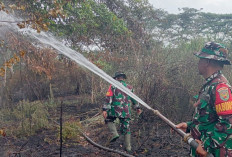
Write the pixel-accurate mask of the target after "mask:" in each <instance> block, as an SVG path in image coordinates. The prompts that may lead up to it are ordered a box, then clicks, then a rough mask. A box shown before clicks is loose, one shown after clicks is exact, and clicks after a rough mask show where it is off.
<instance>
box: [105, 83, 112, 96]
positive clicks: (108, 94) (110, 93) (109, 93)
mask: <svg viewBox="0 0 232 157" xmlns="http://www.w3.org/2000/svg"><path fill="white" fill-rule="evenodd" d="M111 87H112V85H110V87H109V89H108V91H107V93H106V96H113V91H112V89H111Z"/></svg>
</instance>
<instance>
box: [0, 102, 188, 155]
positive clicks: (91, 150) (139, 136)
mask: <svg viewBox="0 0 232 157" xmlns="http://www.w3.org/2000/svg"><path fill="white" fill-rule="evenodd" d="M90 109H91V110H93V112H90V113H88V111H90ZM143 110H144V111H143V113H142V114H141V115H140V116H139V117H137V116H136V115H135V114H134V115H133V119H132V121H131V123H130V128H131V135H132V138H131V144H132V152H130V153H129V154H130V155H133V156H137V157H145V156H146V157H187V156H189V155H188V154H189V146H188V145H187V144H185V143H184V142H183V141H182V138H181V137H180V136H179V135H177V134H174V133H171V130H170V127H169V126H167V125H166V124H165V123H164V122H163V121H161V120H160V119H159V118H158V117H156V116H155V115H153V114H152V113H150V111H146V109H143ZM56 112H57V113H59V112H60V108H59V107H58V108H57V111H56ZM83 113H86V114H83ZM50 114H51V113H50ZM63 115H71V116H73V117H75V118H76V119H80V120H81V121H82V124H83V126H84V127H83V132H84V133H85V134H86V135H87V136H88V137H89V138H90V139H91V140H92V141H94V142H96V143H97V144H99V145H101V146H104V147H108V148H111V149H114V150H118V151H122V152H124V153H126V152H125V151H124V146H123V141H124V140H123V136H122V135H121V136H120V138H119V139H118V140H117V141H116V142H114V143H109V138H110V133H109V131H108V128H107V125H105V124H104V120H103V118H102V116H101V115H100V105H96V104H85V105H81V106H80V105H77V104H69V105H65V106H64V108H63ZM58 119H59V117H58V118H57V119H56V120H57V123H59V121H58ZM64 121H65V119H64ZM51 123H52V122H51ZM117 127H118V129H119V126H118V125H117ZM58 134H59V131H58V130H57V128H50V129H41V130H39V131H37V132H36V134H35V135H33V136H29V137H24V138H16V137H8V136H6V137H1V138H0V156H2V157H58V156H60V153H61V152H60V140H59V138H58V136H57V135H58ZM77 134H78V133H77ZM62 156H63V157H120V156H122V155H119V154H117V153H113V152H109V151H105V150H103V149H100V148H98V147H96V146H93V145H92V144H90V143H89V142H87V141H86V140H85V138H84V137H82V136H81V137H80V138H79V139H78V141H76V140H71V139H68V140H65V141H63V145H62Z"/></svg>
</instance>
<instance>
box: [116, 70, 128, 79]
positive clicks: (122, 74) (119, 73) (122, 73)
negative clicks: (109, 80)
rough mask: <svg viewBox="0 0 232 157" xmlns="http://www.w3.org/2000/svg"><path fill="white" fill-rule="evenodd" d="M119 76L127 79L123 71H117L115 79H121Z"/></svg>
mask: <svg viewBox="0 0 232 157" xmlns="http://www.w3.org/2000/svg"><path fill="white" fill-rule="evenodd" d="M119 76H123V77H124V79H126V74H125V73H124V72H121V71H117V72H116V73H115V74H114V77H113V78H114V79H115V78H117V77H119Z"/></svg>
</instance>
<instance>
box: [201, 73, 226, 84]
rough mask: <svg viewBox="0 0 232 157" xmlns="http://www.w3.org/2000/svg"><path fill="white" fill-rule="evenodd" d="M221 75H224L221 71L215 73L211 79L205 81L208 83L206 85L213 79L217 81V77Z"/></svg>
mask: <svg viewBox="0 0 232 157" xmlns="http://www.w3.org/2000/svg"><path fill="white" fill-rule="evenodd" d="M221 74H222V71H221V70H219V71H217V72H215V73H213V74H212V75H211V76H210V77H208V78H206V79H205V81H206V82H205V84H208V83H209V82H211V81H212V80H213V79H215V78H216V77H218V76H219V75H221Z"/></svg>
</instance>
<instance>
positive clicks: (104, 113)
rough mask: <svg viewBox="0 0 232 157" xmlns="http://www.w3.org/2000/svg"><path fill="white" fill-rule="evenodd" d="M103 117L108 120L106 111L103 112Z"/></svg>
mask: <svg viewBox="0 0 232 157" xmlns="http://www.w3.org/2000/svg"><path fill="white" fill-rule="evenodd" d="M102 115H103V117H104V118H105V119H106V117H107V112H106V111H103V112H102Z"/></svg>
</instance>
